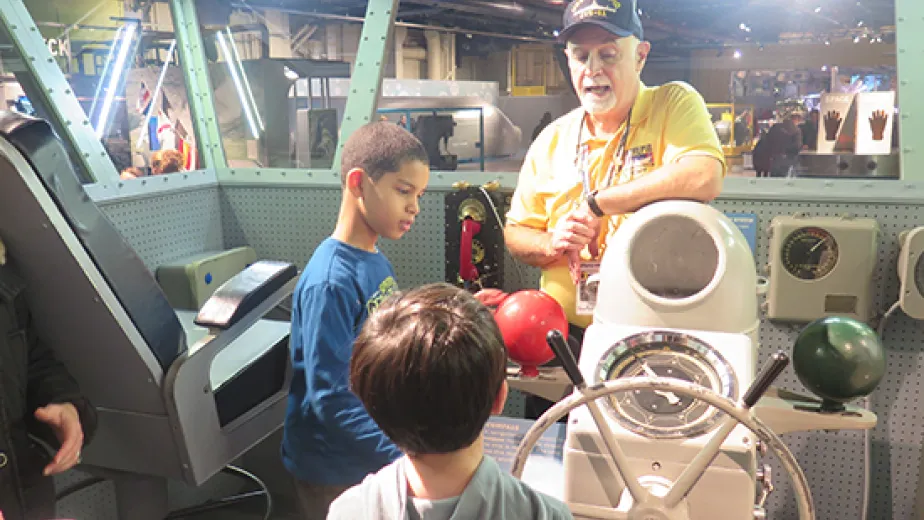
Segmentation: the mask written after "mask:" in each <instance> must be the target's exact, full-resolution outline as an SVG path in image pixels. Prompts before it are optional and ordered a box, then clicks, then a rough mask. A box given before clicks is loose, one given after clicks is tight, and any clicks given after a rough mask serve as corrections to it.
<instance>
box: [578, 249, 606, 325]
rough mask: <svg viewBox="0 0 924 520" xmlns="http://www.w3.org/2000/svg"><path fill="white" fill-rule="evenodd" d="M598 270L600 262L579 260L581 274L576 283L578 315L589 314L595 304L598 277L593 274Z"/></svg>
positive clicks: (598, 283) (592, 311) (591, 312)
mask: <svg viewBox="0 0 924 520" xmlns="http://www.w3.org/2000/svg"><path fill="white" fill-rule="evenodd" d="M599 272H600V262H581V276H580V278H579V281H578V285H577V309H575V314H577V315H578V316H590V315H592V314H593V313H594V307H596V306H597V287H598V286H599V285H600V279H599V277H597V276H594V275H596V274H598V273H599Z"/></svg>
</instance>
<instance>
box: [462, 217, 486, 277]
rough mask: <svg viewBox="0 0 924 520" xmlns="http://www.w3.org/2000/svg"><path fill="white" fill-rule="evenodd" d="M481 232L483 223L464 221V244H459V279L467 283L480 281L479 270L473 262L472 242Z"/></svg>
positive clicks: (472, 220) (468, 219) (467, 219)
mask: <svg viewBox="0 0 924 520" xmlns="http://www.w3.org/2000/svg"><path fill="white" fill-rule="evenodd" d="M480 231H481V223H480V222H478V221H477V220H474V219H472V218H466V219H465V220H463V221H462V242H461V243H460V244H459V277H460V278H462V280H463V281H466V282H474V281H475V280H477V279H478V268H477V267H475V264H474V262H472V241H473V240H475V235H477V234H478V232H480Z"/></svg>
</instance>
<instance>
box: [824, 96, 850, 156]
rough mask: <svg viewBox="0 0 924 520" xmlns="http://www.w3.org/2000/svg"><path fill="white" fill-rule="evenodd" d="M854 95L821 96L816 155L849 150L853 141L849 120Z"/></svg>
mask: <svg viewBox="0 0 924 520" xmlns="http://www.w3.org/2000/svg"><path fill="white" fill-rule="evenodd" d="M854 97H855V94H822V95H821V105H820V107H819V112H820V114H819V118H818V153H834V151H835V150H837V151H843V150H845V149H850V148H851V146H850V144H851V141H853V135H852V134H853V132H852V127H851V126H850V120H852V119H854V116H853V113H852V112H851V109H852V108H853V100H854Z"/></svg>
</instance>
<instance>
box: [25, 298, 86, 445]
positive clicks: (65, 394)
mask: <svg viewBox="0 0 924 520" xmlns="http://www.w3.org/2000/svg"><path fill="white" fill-rule="evenodd" d="M21 298H22V297H21ZM17 307H18V309H17V312H18V313H24V316H25V320H26V327H25V329H26V334H27V338H26V341H27V344H28V348H29V360H28V368H27V384H26V407H27V409H28V410H29V413H30V418H31V419H32V420H31V421H30V430H32V431H33V433H35V434H37V435H38V436H39V437H40V438H42V439H43V440H45V441H46V442H48V443H49V444H50V445H52V446H56V447H57V446H59V445H60V443H59V442H58V440H57V438H56V437H55V435H54V434H53V432H52V431H51V429H50V428H48V427H47V426H45V425H44V424H41V423H40V422H39V421H36V420H34V416H32V414H33V413H34V412H35V410H36V409H38V408H41V407H42V406H45V405H47V404H50V403H71V404H73V405H74V407H75V408H77V413H78V414H79V415H80V426H81V428H83V437H84V445H86V444H89V443H90V440H91V439H92V438H93V434H94V433H95V432H96V410H95V409H94V408H93V406H92V405H91V404H90V402H89V401H88V400H87V398H86V397H84V396H83V394H82V393H81V392H80V387H79V386H78V385H77V381H75V380H74V378H73V377H72V376H71V374H70V372H68V371H67V368H66V367H65V366H64V365H63V364H62V363H61V362H60V361H59V360H58V359H57V358H56V357H55V354H54V351H52V349H51V348H50V347H49V346H48V345H47V344H46V343H45V342H44V341H43V340H42V337H41V334H39V331H38V330H37V329H36V327H35V323H34V322H33V321H32V316H31V314H30V313H29V309H28V308H27V306H25V305H18V306H17Z"/></svg>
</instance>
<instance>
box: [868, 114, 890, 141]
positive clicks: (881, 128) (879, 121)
mask: <svg viewBox="0 0 924 520" xmlns="http://www.w3.org/2000/svg"><path fill="white" fill-rule="evenodd" d="M888 122H889V116H888V114H886V111H885V110H876V111H875V112H873V115H872V116H870V118H869V128H870V130H872V131H873V140H874V141H882V140H883V139H884V138H885V129H886V123H888Z"/></svg>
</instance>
